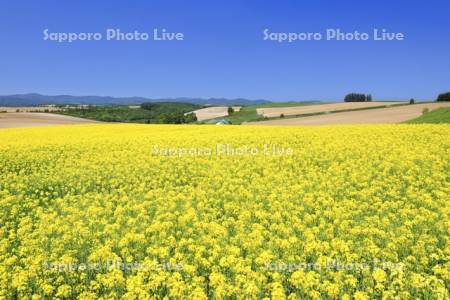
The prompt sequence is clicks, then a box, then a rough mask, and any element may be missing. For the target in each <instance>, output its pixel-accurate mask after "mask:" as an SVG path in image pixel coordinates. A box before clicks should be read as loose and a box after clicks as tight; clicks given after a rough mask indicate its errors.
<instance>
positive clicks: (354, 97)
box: [344, 93, 372, 102]
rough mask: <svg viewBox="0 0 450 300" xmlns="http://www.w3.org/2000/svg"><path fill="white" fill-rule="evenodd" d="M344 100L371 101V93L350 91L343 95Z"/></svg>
mask: <svg viewBox="0 0 450 300" xmlns="http://www.w3.org/2000/svg"><path fill="white" fill-rule="evenodd" d="M344 101H345V102H370V101H372V95H370V94H368V95H366V94H359V93H351V94H348V95H347V96H345V98H344Z"/></svg>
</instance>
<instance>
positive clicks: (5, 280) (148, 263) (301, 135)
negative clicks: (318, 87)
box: [0, 124, 450, 299]
mask: <svg viewBox="0 0 450 300" xmlns="http://www.w3.org/2000/svg"><path fill="white" fill-rule="evenodd" d="M449 158H450V126H449V125H378V126H376V125H372V126H335V127H332V126H327V127H283V128H277V127H252V126H223V127H221V126H206V125H205V126H189V125H186V126H181V125H179V126H177V125H119V124H117V125H87V126H86V125H80V126H61V127H48V128H29V129H6V130H1V131H0V299H16V298H18V299H53V298H59V299H119V298H123V299H161V298H166V299H208V298H209V299H223V298H227V299H263V298H272V299H285V298H288V299H298V298H300V299H321V298H322V299H374V298H380V299H417V298H423V299H449V288H450V271H449V269H450V262H449V258H450V247H449V231H450V221H449V214H450V203H449V202H450V196H449V195H450V159H449Z"/></svg>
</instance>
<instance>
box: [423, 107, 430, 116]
mask: <svg viewBox="0 0 450 300" xmlns="http://www.w3.org/2000/svg"><path fill="white" fill-rule="evenodd" d="M429 111H430V109H429V108H428V107H425V108H424V109H422V115H424V114H426V113H428V112H429Z"/></svg>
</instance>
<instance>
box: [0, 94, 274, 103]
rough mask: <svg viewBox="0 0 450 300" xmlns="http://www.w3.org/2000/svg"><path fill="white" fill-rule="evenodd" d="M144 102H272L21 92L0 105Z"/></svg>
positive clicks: (2, 99) (0, 98) (240, 99)
mask: <svg viewBox="0 0 450 300" xmlns="http://www.w3.org/2000/svg"><path fill="white" fill-rule="evenodd" d="M144 102H182V103H192V104H199V105H207V104H210V105H249V104H264V103H270V102H271V101H268V100H249V99H243V98H238V99H226V98H209V99H205V98H187V97H186V98H185V97H183V98H161V99H151V98H144V97H108V96H71V95H57V96H47V95H41V94H20V95H7V96H0V106H35V105H46V104H96V105H105V104H125V105H132V104H141V103H144Z"/></svg>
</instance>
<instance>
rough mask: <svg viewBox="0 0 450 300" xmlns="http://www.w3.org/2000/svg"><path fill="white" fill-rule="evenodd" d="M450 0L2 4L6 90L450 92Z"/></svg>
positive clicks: (329, 94) (277, 96) (278, 94)
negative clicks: (94, 37) (159, 34)
mask: <svg viewBox="0 0 450 300" xmlns="http://www.w3.org/2000/svg"><path fill="white" fill-rule="evenodd" d="M449 12H450V2H449V1H448V0H427V1H423V0H420V1H418V0H395V1H393V0H377V1H362V0H341V1H335V0H328V1H327V0H305V1H300V0H288V1H279V0H277V1H275V0H267V1H262V0H245V1H244V0H226V1H225V0H224V1H200V0H198V1H186V0H179V1H172V0H157V1H152V0H142V1H124V0H123V1H111V0H108V1H100V0H96V1H92V0H89V1H88V0H77V1H75V0H73V1H62V0H51V1H50V0H40V1H33V0H30V1H23V0H2V1H1V2H0V38H1V45H0V68H1V73H0V74H1V75H0V94H2V95H6V94H14V93H30V92H37V93H42V94H49V95H55V94H72V95H109V96H144V97H154V98H157V97H183V96H184V97H227V98H237V97H243V98H250V99H269V100H274V101H281V100H338V99H342V98H343V96H344V95H345V94H346V93H348V92H364V93H372V94H373V96H374V98H375V99H385V100H388V99H409V98H412V97H413V98H416V99H433V98H435V97H436V95H437V94H438V93H440V92H444V91H447V90H450V17H449ZM108 28H119V29H121V30H122V31H124V32H126V31H134V30H138V31H140V32H150V33H152V32H153V29H154V28H157V29H163V28H164V29H166V30H167V31H170V32H182V33H184V40H183V41H170V42H167V41H164V42H162V41H153V40H148V41H106V40H101V41H89V42H86V41H84V42H81V41H76V42H72V43H67V42H66V43H58V42H56V41H44V39H43V36H44V35H43V30H44V29H49V32H100V33H103V34H104V32H105V30H106V29H108ZM266 28H267V29H269V30H270V32H321V33H323V32H324V31H325V30H326V29H328V28H340V29H341V30H342V31H345V32H353V31H355V30H358V31H359V32H369V33H372V31H373V29H374V28H379V29H383V28H384V29H386V30H388V31H390V32H401V33H404V34H405V36H406V38H405V40H404V41H390V42H386V41H383V42H381V41H373V40H370V41H326V40H322V41H301V42H298V41H297V42H292V43H287V42H284V43H278V42H276V41H267V40H266V41H265V40H263V37H264V35H263V30H264V29H266Z"/></svg>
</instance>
